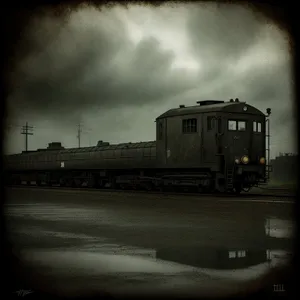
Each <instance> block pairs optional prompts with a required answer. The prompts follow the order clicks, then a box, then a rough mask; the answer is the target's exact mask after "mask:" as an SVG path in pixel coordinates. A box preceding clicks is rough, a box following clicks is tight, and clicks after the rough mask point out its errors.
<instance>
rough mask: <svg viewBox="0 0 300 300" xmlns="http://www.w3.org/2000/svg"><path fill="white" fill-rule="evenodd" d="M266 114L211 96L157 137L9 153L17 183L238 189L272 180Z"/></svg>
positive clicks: (163, 123) (161, 127) (182, 110)
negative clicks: (154, 139)
mask: <svg viewBox="0 0 300 300" xmlns="http://www.w3.org/2000/svg"><path fill="white" fill-rule="evenodd" d="M270 112H271V110H270V109H267V114H266V115H265V114H264V113H262V112H261V111H260V110H258V109H257V108H255V107H253V106H251V105H248V104H246V103H245V102H240V101H239V100H238V99H235V100H233V99H230V101H226V102H225V101H220V100H205V101H198V102H197V105H195V106H189V107H186V106H184V105H180V106H179V107H178V108H174V109H171V110H168V111H167V112H165V113H163V114H162V115H160V116H159V117H157V118H156V121H155V122H156V141H149V142H140V143H123V144H116V145H110V144H109V143H105V142H102V141H100V142H98V144H97V146H95V147H83V148H69V149H65V148H63V147H62V146H61V144H60V143H50V144H49V147H48V148H47V149H38V150H37V151H28V152H23V153H21V154H15V155H9V156H6V159H5V165H6V179H7V181H8V182H9V183H10V184H20V183H22V182H24V181H25V182H27V183H30V182H31V181H36V183H37V184H38V185H40V184H47V185H51V184H60V185H62V186H89V187H97V188H145V189H149V190H151V189H156V188H159V189H166V188H167V189H168V188H171V189H177V188H182V187H183V188H195V189H197V190H199V191H206V192H210V191H219V192H236V193H240V192H241V191H242V190H249V189H250V188H251V187H253V186H257V185H259V184H264V183H266V182H267V180H268V165H267V164H266V162H267V159H266V155H267V154H268V147H267V143H268V144H269V134H268V132H266V129H268V128H269V126H267V125H268V124H269V115H270Z"/></svg>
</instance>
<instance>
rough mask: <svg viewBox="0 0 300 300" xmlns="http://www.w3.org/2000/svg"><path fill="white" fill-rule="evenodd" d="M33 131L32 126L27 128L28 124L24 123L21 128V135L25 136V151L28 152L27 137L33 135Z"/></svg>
mask: <svg viewBox="0 0 300 300" xmlns="http://www.w3.org/2000/svg"><path fill="white" fill-rule="evenodd" d="M30 131H33V127H32V126H28V122H26V125H25V126H22V132H21V134H25V151H26V152H27V151H28V135H33V133H32V132H30Z"/></svg>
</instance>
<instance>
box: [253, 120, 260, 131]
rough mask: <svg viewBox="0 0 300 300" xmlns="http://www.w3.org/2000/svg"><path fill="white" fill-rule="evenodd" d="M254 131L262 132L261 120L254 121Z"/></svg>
mask: <svg viewBox="0 0 300 300" xmlns="http://www.w3.org/2000/svg"><path fill="white" fill-rule="evenodd" d="M253 132H261V122H256V121H254V122H253Z"/></svg>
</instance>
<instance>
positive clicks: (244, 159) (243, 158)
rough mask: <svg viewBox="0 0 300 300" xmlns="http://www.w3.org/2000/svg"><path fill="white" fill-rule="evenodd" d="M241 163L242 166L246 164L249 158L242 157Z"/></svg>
mask: <svg viewBox="0 0 300 300" xmlns="http://www.w3.org/2000/svg"><path fill="white" fill-rule="evenodd" d="M241 161H242V163H243V164H245V165H246V164H247V163H248V162H249V157H248V156H247V155H244V156H243V157H242V158H241Z"/></svg>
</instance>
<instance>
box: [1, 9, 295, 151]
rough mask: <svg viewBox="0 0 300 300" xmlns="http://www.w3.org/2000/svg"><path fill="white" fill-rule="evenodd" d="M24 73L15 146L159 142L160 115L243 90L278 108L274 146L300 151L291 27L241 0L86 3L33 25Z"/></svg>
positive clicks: (11, 117) (14, 119) (11, 140)
mask: <svg viewBox="0 0 300 300" xmlns="http://www.w3.org/2000/svg"><path fill="white" fill-rule="evenodd" d="M26 40H27V41H31V43H32V52H31V54H30V55H29V56H27V57H26V58H25V59H24V60H22V61H21V62H20V64H19V66H18V69H16V70H15V71H14V75H13V82H14V85H15V90H14V93H13V94H12V95H11V96H10V98H9V99H8V105H9V114H8V116H7V118H8V121H7V124H8V129H7V130H6V137H7V138H6V142H5V145H6V152H8V153H16V152H20V151H22V150H24V138H25V137H24V135H21V134H20V132H21V128H20V127H19V126H22V125H24V124H25V122H26V121H28V122H29V125H31V126H34V135H33V136H30V137H29V148H30V149H32V150H33V149H36V148H44V147H46V146H47V143H48V142H51V141H60V142H62V144H63V145H64V146H65V147H76V146H77V145H78V141H77V138H76V135H77V124H78V123H79V122H81V123H82V125H83V133H82V142H81V144H82V146H89V145H96V143H97V141H98V140H103V141H108V142H111V143H119V142H129V141H131V142H135V141H147V140H154V139H155V123H154V120H155V118H156V117H157V116H158V115H160V114H161V113H163V112H165V111H166V110H168V109H170V108H173V107H177V106H178V105H179V104H185V105H194V104H195V103H196V101H199V100H205V99H220V100H229V99H230V98H236V97H238V98H239V99H240V100H241V101H246V102H247V103H248V104H250V105H253V106H256V107H258V108H259V109H261V110H262V111H265V109H266V108H267V107H271V108H272V143H271V144H272V150H271V152H272V153H273V155H274V154H278V152H295V148H296V146H295V144H296V143H295V138H294V137H295V134H294V132H293V130H294V127H295V122H294V116H293V95H292V78H291V68H290V66H291V58H290V57H289V53H288V42H287V38H286V36H285V33H284V32H281V31H279V30H278V29H277V27H276V26H275V25H272V24H270V22H266V20H265V19H264V18H262V17H259V16H256V15H254V13H253V12H251V11H250V10H246V9H245V8H242V7H235V6H222V7H217V6H216V5H213V4H212V5H205V6H203V4H197V5H196V4H194V5H184V6H183V5H182V6H174V7H170V6H165V7H161V8H150V7H143V6H130V7H129V9H127V10H126V9H125V8H121V7H115V8H113V9H106V10H104V11H102V12H99V11H97V10H94V9H92V8H88V9H82V10H80V11H79V12H76V13H74V14H72V15H71V17H70V18H69V20H68V21H67V22H66V21H65V20H62V22H61V23H59V22H58V21H57V20H51V19H43V20H39V21H36V23H34V24H33V25H32V29H31V30H30V31H29V32H28V36H27V39H26Z"/></svg>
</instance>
